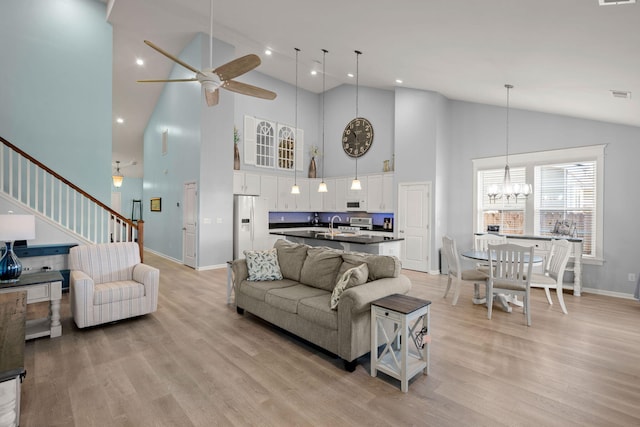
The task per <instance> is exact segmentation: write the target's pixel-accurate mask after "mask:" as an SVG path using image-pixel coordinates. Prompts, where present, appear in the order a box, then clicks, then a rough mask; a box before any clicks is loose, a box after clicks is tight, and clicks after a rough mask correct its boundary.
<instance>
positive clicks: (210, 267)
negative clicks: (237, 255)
mask: <svg viewBox="0 0 640 427" xmlns="http://www.w3.org/2000/svg"><path fill="white" fill-rule="evenodd" d="M219 268H227V263H224V264H215V265H205V266H204V267H198V268H196V270H198V271H205V270H218V269H219Z"/></svg>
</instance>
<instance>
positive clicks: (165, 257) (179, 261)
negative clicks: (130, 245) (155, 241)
mask: <svg viewBox="0 0 640 427" xmlns="http://www.w3.org/2000/svg"><path fill="white" fill-rule="evenodd" d="M144 250H145V251H147V252H151V253H152V254H154V255H157V256H159V257H160V258H164V259H168V260H169V261H173V262H175V263H176V264H181V265H184V263H183V262H182V260H179V259H175V258H173V257H170V256H168V255H165V254H163V253H161V252H158V251H154V250H153V249H149V248H148V247H147V246H145V247H144Z"/></svg>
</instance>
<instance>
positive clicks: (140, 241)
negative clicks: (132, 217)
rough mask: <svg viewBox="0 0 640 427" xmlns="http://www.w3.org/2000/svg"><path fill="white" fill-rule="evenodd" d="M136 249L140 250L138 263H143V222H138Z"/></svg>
mask: <svg viewBox="0 0 640 427" xmlns="http://www.w3.org/2000/svg"><path fill="white" fill-rule="evenodd" d="M137 222H138V249H139V250H140V262H144V221H143V220H141V219H139V220H138V221H137Z"/></svg>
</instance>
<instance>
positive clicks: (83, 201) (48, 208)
mask: <svg viewBox="0 0 640 427" xmlns="http://www.w3.org/2000/svg"><path fill="white" fill-rule="evenodd" d="M0 141H1V142H2V145H0V191H1V192H3V193H5V194H6V195H8V196H9V197H11V198H12V199H13V200H14V201H15V202H17V203H19V204H21V205H23V206H24V207H26V208H29V209H30V210H32V211H33V212H34V213H37V214H40V215H42V216H44V217H46V218H48V219H49V220H50V221H53V222H55V223H56V224H58V225H59V226H61V227H63V228H65V229H67V230H68V231H70V232H72V233H75V234H77V235H78V236H80V237H82V238H84V239H85V240H88V241H89V242H92V243H106V242H112V241H119V242H129V241H137V242H138V245H139V246H140V257H141V258H142V249H143V227H144V223H143V221H135V222H134V221H131V220H129V219H127V218H125V217H123V216H122V215H120V214H119V213H117V212H116V211H114V210H112V209H111V208H110V207H108V206H106V205H105V204H104V203H102V202H100V201H99V200H97V199H96V198H94V197H93V196H91V195H89V194H88V193H86V192H85V191H84V190H82V189H81V188H79V187H78V186H76V185H74V184H73V183H71V182H69V181H68V180H66V179H65V178H64V177H62V176H60V175H59V174H57V173H56V172H54V171H53V170H51V169H49V168H48V167H47V166H45V165H43V164H42V163H40V162H39V161H37V160H36V159H34V158H33V157H31V156H30V155H28V154H27V153H25V152H24V151H22V150H20V149H19V148H18V147H16V146H15V145H13V144H11V143H10V142H9V141H7V140H5V139H4V138H2V137H0Z"/></svg>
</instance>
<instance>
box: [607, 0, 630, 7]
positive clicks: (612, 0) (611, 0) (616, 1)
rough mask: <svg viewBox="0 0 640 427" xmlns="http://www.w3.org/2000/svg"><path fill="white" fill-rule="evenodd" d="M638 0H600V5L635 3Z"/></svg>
mask: <svg viewBox="0 0 640 427" xmlns="http://www.w3.org/2000/svg"><path fill="white" fill-rule="evenodd" d="M635 2H636V0H599V1H598V3H599V4H600V6H611V5H613V6H615V5H620V4H633V3H635Z"/></svg>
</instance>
